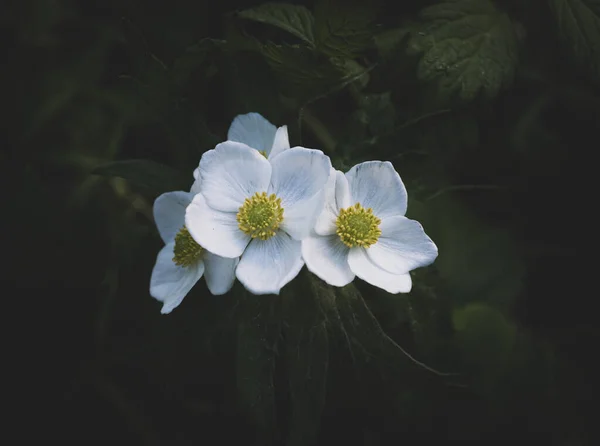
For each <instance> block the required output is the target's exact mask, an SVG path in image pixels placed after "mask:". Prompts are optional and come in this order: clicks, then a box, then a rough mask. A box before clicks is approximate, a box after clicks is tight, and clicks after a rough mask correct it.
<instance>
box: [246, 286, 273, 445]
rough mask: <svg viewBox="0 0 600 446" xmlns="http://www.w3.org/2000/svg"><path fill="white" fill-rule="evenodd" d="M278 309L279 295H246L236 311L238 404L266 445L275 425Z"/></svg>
mask: <svg viewBox="0 0 600 446" xmlns="http://www.w3.org/2000/svg"><path fill="white" fill-rule="evenodd" d="M257 297H258V298H257ZM273 297H274V298H275V299H272V298H273ZM279 308H280V305H279V296H272V295H270V296H254V295H251V294H249V293H247V292H243V295H242V296H240V303H239V305H238V308H237V321H238V327H237V356H236V374H237V389H238V395H239V400H240V405H241V407H243V409H244V411H245V412H246V413H247V414H248V416H249V417H250V418H251V419H252V420H253V421H254V423H256V425H257V426H258V427H259V429H260V430H261V432H260V434H261V435H264V436H266V438H265V441H266V442H267V443H268V441H267V439H268V438H270V437H271V436H272V435H274V434H275V431H276V426H277V424H276V409H275V384H274V373H275V359H276V357H277V344H278V341H279V338H280V335H281V326H280V320H279V318H280V316H279ZM259 444H260V443H259Z"/></svg>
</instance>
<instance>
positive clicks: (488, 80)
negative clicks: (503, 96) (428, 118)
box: [408, 0, 519, 102]
mask: <svg viewBox="0 0 600 446" xmlns="http://www.w3.org/2000/svg"><path fill="white" fill-rule="evenodd" d="M419 18H420V23H417V24H416V25H414V27H413V28H412V29H411V38H410V40H409V42H408V52H409V54H422V57H421V59H420V61H419V64H418V71H417V75H418V77H419V79H420V80H422V81H424V82H427V83H434V84H435V86H436V88H437V94H438V97H439V99H440V100H441V101H442V102H447V101H452V100H454V99H455V98H458V99H460V100H462V101H471V100H473V99H475V98H476V97H477V96H478V95H480V94H482V95H483V96H484V97H485V98H487V99H492V98H494V97H495V96H496V95H497V94H498V93H499V91H500V90H501V89H502V88H504V87H506V86H508V85H509V84H510V83H511V82H512V80H513V77H514V73H515V68H516V65H517V60H518V44H519V38H518V31H517V29H516V28H515V24H514V23H513V22H512V21H511V19H510V18H509V17H508V15H506V14H504V13H502V12H500V11H498V10H497V9H496V7H495V6H494V4H493V3H492V2H491V1H490V0H446V1H442V2H441V3H438V4H435V5H432V6H430V7H428V8H425V9H424V10H422V11H421V12H420V14H419Z"/></svg>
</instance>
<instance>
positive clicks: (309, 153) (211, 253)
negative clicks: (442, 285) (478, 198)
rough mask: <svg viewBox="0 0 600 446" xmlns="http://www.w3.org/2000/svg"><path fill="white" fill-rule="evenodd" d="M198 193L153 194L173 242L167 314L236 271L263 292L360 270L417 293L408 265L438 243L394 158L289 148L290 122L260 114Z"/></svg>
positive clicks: (157, 290) (220, 155)
mask: <svg viewBox="0 0 600 446" xmlns="http://www.w3.org/2000/svg"><path fill="white" fill-rule="evenodd" d="M194 179H195V181H194V184H193V185H192V187H191V189H190V192H184V191H177V192H167V193H165V194H163V195H161V196H160V197H158V198H157V199H156V201H155V203H154V218H155V221H156V225H157V227H158V231H159V233H160V235H161V237H162V239H163V241H164V242H165V246H164V248H163V249H162V250H161V251H160V252H159V254H158V257H157V259H156V264H155V266H154V270H153V271H152V277H151V280H150V294H151V295H152V296H153V297H154V298H156V299H157V300H159V301H161V302H163V307H162V313H169V312H171V311H172V310H173V309H174V308H175V307H177V306H178V305H179V304H180V303H181V301H182V300H183V298H184V297H185V296H186V294H187V293H188V292H189V291H190V290H191V288H192V287H193V286H194V285H195V284H196V282H197V281H198V280H199V279H200V278H201V277H202V275H204V277H205V280H206V284H207V286H208V289H209V290H210V292H211V293H213V294H215V295H220V294H224V293H226V292H228V291H229V290H230V289H231V287H232V286H233V283H234V281H235V279H236V278H237V279H238V280H239V281H240V282H241V283H242V285H244V287H245V288H246V289H247V290H249V291H250V292H252V293H254V294H279V291H280V290H281V288H283V287H284V286H285V285H286V284H288V283H289V282H290V281H291V280H293V279H294V278H295V277H296V276H297V275H298V273H299V272H300V270H301V269H302V267H303V266H304V265H306V267H307V268H308V270H309V271H311V272H312V273H313V274H315V275H316V276H318V277H319V278H321V279H322V280H324V281H325V282H327V283H328V284H330V285H333V286H344V285H347V284H349V283H350V282H352V280H354V278H355V276H358V277H359V278H361V279H362V280H364V281H366V282H368V283H370V284H372V285H374V286H377V287H380V288H382V289H384V290H386V291H388V292H390V293H400V292H404V293H406V292H409V291H410V289H411V286H412V282H411V278H410V274H409V271H411V270H413V269H415V268H418V267H421V266H425V265H428V264H430V263H432V262H433V261H434V259H435V258H436V257H437V247H436V246H435V244H434V243H433V242H432V241H431V239H430V238H429V237H428V236H427V235H426V234H425V232H424V231H423V228H422V227H421V225H420V224H419V223H418V222H416V221H414V220H410V219H408V218H406V217H405V216H404V214H405V213H406V206H407V194H406V189H405V187H404V184H403V183H402V180H401V179H400V176H399V175H398V173H397V172H396V171H395V170H394V167H393V166H392V164H391V163H390V162H381V161H368V162H364V163H361V164H358V165H356V166H354V167H353V168H352V169H350V170H349V171H348V172H346V173H342V172H340V171H338V170H335V169H334V168H332V166H331V161H330V159H329V157H328V156H326V155H325V154H324V153H323V152H321V151H320V150H313V149H307V148H304V147H293V148H290V144H289V140H288V134H287V127H286V126H282V127H279V128H277V127H275V126H274V125H273V124H271V123H270V122H268V121H267V120H266V119H264V118H263V117H262V116H261V115H259V114H258V113H249V114H246V115H239V116H237V117H236V118H235V119H234V120H233V123H232V124H231V127H230V128H229V132H228V134H227V141H225V142H223V143H220V144H217V146H216V147H215V148H214V149H212V150H209V151H207V152H206V153H204V154H203V156H202V158H201V160H200V164H199V166H198V168H197V169H196V170H195V171H194Z"/></svg>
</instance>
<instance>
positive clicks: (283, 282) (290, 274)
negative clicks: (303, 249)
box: [279, 253, 304, 288]
mask: <svg viewBox="0 0 600 446" xmlns="http://www.w3.org/2000/svg"><path fill="white" fill-rule="evenodd" d="M303 266H304V259H302V253H301V255H300V256H299V257H297V258H296V263H295V264H294V265H293V266H292V268H290V270H289V272H288V274H287V276H285V277H284V278H283V279H281V281H280V282H279V287H280V288H283V287H284V286H286V285H287V284H288V283H290V282H291V281H292V280H294V278H295V277H296V276H297V275H298V273H299V272H300V271H301V270H302V267H303Z"/></svg>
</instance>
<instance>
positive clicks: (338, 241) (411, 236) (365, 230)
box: [302, 161, 438, 294]
mask: <svg viewBox="0 0 600 446" xmlns="http://www.w3.org/2000/svg"><path fill="white" fill-rule="evenodd" d="M332 170H333V169H332ZM406 206H407V194H406V189H405V187H404V184H403V183H402V180H401V179H400V175H398V173H397V172H396V171H395V170H394V167H393V166H392V164H391V163H390V162H388V161H386V162H382V161H367V162H364V163H361V164H357V165H356V166H354V167H353V168H352V169H350V170H349V171H348V172H347V173H346V174H345V175H344V174H343V173H342V172H340V171H334V173H333V174H332V175H331V177H330V179H329V181H328V183H327V186H326V192H325V206H324V209H323V212H322V213H321V214H320V215H319V218H318V219H317V222H316V224H315V227H314V231H313V232H312V233H311V235H310V236H309V237H307V238H306V239H304V240H303V241H302V257H303V258H304V261H305V262H306V267H307V268H308V270H309V271H311V272H312V273H313V274H315V275H317V276H318V277H319V278H321V279H322V280H324V281H325V282H327V283H328V284H330V285H333V286H344V285H347V284H349V283H350V282H352V280H354V277H355V276H358V277H359V278H361V279H362V280H364V281H365V282H368V283H370V284H371V285H374V286H377V287H379V288H382V289H384V290H386V291H387V292H389V293H393V294H396V293H408V292H409V291H410V290H411V287H412V281H411V278H410V274H409V271H411V270H413V269H415V268H418V267H421V266H426V265H429V264H431V263H432V262H433V261H434V260H435V258H436V257H437V254H438V250H437V247H436V245H435V244H434V243H433V241H432V240H431V239H430V238H429V237H428V236H427V235H426V234H425V232H424V230H423V227H422V226H421V224H420V223H418V222H417V221H415V220H410V219H408V218H406V217H405V216H404V214H405V213H406Z"/></svg>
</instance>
